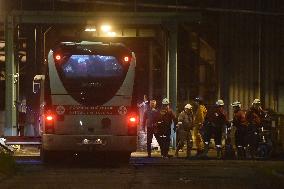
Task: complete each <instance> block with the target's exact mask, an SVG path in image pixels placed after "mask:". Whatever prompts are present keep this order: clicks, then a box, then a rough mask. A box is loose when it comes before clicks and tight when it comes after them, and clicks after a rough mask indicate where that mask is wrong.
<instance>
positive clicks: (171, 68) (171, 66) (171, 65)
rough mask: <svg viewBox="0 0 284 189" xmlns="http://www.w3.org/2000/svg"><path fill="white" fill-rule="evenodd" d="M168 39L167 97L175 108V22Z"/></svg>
mask: <svg viewBox="0 0 284 189" xmlns="http://www.w3.org/2000/svg"><path fill="white" fill-rule="evenodd" d="M169 29H170V39H169V47H170V48H169V61H168V72H167V73H168V76H167V80H168V84H169V88H168V90H169V99H170V102H171V104H172V109H173V111H174V112H175V111H176V110H177V39H178V38H177V24H176V23H172V24H171V25H170V28H169ZM171 138H172V142H173V144H172V146H173V148H175V146H176V135H175V133H173V134H172V136H171Z"/></svg>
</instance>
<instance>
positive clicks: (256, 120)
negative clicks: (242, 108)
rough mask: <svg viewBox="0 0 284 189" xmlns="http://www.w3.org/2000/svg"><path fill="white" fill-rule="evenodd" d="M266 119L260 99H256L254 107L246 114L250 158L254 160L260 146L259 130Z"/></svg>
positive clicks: (253, 103)
mask: <svg viewBox="0 0 284 189" xmlns="http://www.w3.org/2000/svg"><path fill="white" fill-rule="evenodd" d="M264 118H265V112H264V111H263V110H262V108H261V102H260V100H259V99H254V101H253V102H252V106H251V107H250V109H249V110H248V112H247V114H246V120H247V122H248V129H247V143H248V148H249V156H250V157H251V158H254V156H255V154H256V149H257V145H258V129H259V128H260V127H261V124H262V121H263V119H264Z"/></svg>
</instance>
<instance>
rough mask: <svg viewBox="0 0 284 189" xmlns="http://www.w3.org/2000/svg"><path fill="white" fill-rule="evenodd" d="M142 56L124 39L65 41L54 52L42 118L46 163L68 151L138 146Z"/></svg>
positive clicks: (107, 150)
mask: <svg viewBox="0 0 284 189" xmlns="http://www.w3.org/2000/svg"><path fill="white" fill-rule="evenodd" d="M135 66H136V60H135V55H134V53H133V52H131V51H129V50H128V49H127V48H126V47H125V46H124V45H122V44H120V43H109V44H104V43H92V42H81V43H61V44H60V45H59V46H58V47H57V48H55V49H53V50H50V52H49V55H48V71H47V73H48V74H47V75H46V77H45V81H44V82H45V84H44V85H45V87H44V90H42V91H43V92H41V93H42V95H43V94H44V96H45V98H44V103H41V104H42V116H41V121H40V123H41V124H40V128H41V135H42V151H41V153H42V154H41V155H42V158H43V160H44V161H46V160H49V159H50V158H52V156H53V155H59V154H61V153H62V154H64V152H71V153H80V152H90V154H91V155H92V156H96V155H99V154H100V153H101V152H104V153H117V154H119V155H121V154H123V155H124V156H125V157H127V158H129V157H130V153H131V152H133V151H136V146H137V124H138V117H137V113H136V111H135V110H134V109H132V107H134V106H133V105H132V100H133V96H132V94H133V85H134V75H135Z"/></svg>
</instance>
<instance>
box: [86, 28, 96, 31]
mask: <svg viewBox="0 0 284 189" xmlns="http://www.w3.org/2000/svg"><path fill="white" fill-rule="evenodd" d="M85 31H86V32H95V31H97V29H96V28H91V27H90V28H85Z"/></svg>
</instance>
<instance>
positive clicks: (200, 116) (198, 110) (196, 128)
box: [193, 97, 207, 156]
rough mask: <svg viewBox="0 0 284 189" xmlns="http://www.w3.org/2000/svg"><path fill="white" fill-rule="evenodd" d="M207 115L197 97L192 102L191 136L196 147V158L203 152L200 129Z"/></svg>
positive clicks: (200, 100)
mask: <svg viewBox="0 0 284 189" xmlns="http://www.w3.org/2000/svg"><path fill="white" fill-rule="evenodd" d="M206 114H207V109H206V107H205V106H204V105H203V101H202V99H201V98H199V97H197V98H195V99H194V101H193V118H194V119H193V120H194V121H193V136H194V139H195V141H194V142H195V145H196V150H197V152H196V156H199V155H201V154H202V152H203V147H204V146H203V139H202V138H203V137H202V135H201V133H200V129H201V128H202V127H203V123H204V119H205V116H206Z"/></svg>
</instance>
